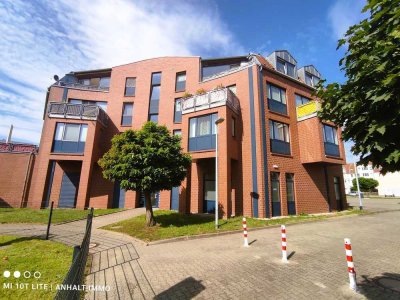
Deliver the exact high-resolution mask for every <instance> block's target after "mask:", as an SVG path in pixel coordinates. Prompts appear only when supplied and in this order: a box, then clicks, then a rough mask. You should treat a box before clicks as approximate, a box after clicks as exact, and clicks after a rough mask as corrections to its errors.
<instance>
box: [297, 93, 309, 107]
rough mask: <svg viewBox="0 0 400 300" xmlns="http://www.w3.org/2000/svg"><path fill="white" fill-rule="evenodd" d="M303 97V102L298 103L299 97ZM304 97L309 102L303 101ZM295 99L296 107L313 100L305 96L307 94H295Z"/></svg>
mask: <svg viewBox="0 0 400 300" xmlns="http://www.w3.org/2000/svg"><path fill="white" fill-rule="evenodd" d="M299 98H300V99H301V104H298V103H297V99H299ZM303 99H306V100H307V102H305V103H304V102H303ZM295 101H296V107H298V106H300V105H304V104H307V103H309V102H311V101H312V100H311V98H308V97H305V96H303V95H300V94H295Z"/></svg>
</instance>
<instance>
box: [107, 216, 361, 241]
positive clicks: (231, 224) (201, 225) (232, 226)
mask: <svg viewBox="0 0 400 300" xmlns="http://www.w3.org/2000/svg"><path fill="white" fill-rule="evenodd" d="M359 213H366V211H359V210H348V211H344V212H340V213H337V214H334V215H333V216H341V215H348V214H359ZM154 215H155V218H156V221H157V225H156V226H154V227H150V228H147V227H145V215H142V216H138V217H135V218H132V219H128V220H125V221H121V222H118V223H114V224H111V225H107V226H105V227H103V229H107V230H111V231H117V232H122V233H126V234H128V235H130V236H133V237H136V238H138V239H141V240H143V241H146V242H151V241H156V240H162V239H169V238H174V237H180V236H189V235H199V234H205V233H216V232H222V231H231V230H241V229H242V217H235V218H230V219H228V220H220V227H219V229H218V230H216V229H215V223H214V216H213V215H207V216H204V215H184V214H180V213H177V212H172V211H162V210H157V211H155V212H154ZM330 217H332V215H329V216H326V215H319V216H310V215H300V216H292V217H288V218H283V219H273V220H261V219H254V218H247V227H248V228H255V227H267V226H271V225H279V224H291V223H297V222H307V221H312V220H321V219H326V218H330Z"/></svg>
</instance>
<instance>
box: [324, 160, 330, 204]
mask: <svg viewBox="0 0 400 300" xmlns="http://www.w3.org/2000/svg"><path fill="white" fill-rule="evenodd" d="M324 174H325V185H326V200H327V201H328V209H329V212H331V211H332V207H331V200H330V199H329V180H328V169H327V168H326V165H324Z"/></svg>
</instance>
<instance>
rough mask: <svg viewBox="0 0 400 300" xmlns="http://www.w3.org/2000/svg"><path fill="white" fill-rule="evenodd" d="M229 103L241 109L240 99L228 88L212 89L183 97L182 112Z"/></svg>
mask: <svg viewBox="0 0 400 300" xmlns="http://www.w3.org/2000/svg"><path fill="white" fill-rule="evenodd" d="M224 105H227V106H229V107H230V108H232V109H233V110H234V111H236V112H239V111H240V103H239V99H238V98H237V97H236V95H235V94H234V93H233V92H232V91H230V90H229V89H227V88H221V89H217V90H212V91H209V92H207V93H204V94H201V95H195V96H192V97H189V98H185V99H182V114H188V113H191V112H195V111H199V110H204V109H209V108H213V107H218V106H224Z"/></svg>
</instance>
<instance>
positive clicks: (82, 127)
mask: <svg viewBox="0 0 400 300" xmlns="http://www.w3.org/2000/svg"><path fill="white" fill-rule="evenodd" d="M68 126H79V130H78V137H77V139H76V140H74V139H66V138H65V133H66V130H67V127H68ZM60 127H62V129H61V130H62V132H59V133H60V136H61V139H58V138H57V135H58V134H57V132H58V130H59V128H60ZM88 131H89V125H88V124H87V123H66V122H56V126H55V130H54V136H53V142H52V146H51V153H73V154H81V155H83V154H84V152H85V143H86V139H87V134H88ZM83 136H84V137H85V138H84V139H82V137H83ZM55 142H61V149H62V147H63V143H65V142H67V143H76V148H77V149H76V150H77V151H61V150H60V151H55V149H54V148H55ZM82 144H83V147H82V151H79V148H80V147H79V146H80V145H82Z"/></svg>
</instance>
